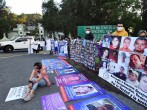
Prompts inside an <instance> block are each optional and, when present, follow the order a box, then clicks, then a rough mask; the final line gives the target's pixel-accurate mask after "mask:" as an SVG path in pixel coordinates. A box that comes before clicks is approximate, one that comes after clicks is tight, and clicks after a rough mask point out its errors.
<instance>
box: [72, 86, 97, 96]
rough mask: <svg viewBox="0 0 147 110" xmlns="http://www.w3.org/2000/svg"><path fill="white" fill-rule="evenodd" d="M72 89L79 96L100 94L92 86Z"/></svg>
mask: <svg viewBox="0 0 147 110" xmlns="http://www.w3.org/2000/svg"><path fill="white" fill-rule="evenodd" d="M72 89H73V91H74V93H75V94H76V95H77V96H79V95H80V96H81V95H87V94H92V93H95V92H98V91H97V90H96V89H95V88H94V87H93V86H92V85H91V84H85V85H79V86H73V87H72Z"/></svg>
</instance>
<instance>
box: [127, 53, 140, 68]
mask: <svg viewBox="0 0 147 110" xmlns="http://www.w3.org/2000/svg"><path fill="white" fill-rule="evenodd" d="M133 55H136V56H137V57H138V58H139V60H140V57H139V55H137V54H132V55H131V56H130V63H129V65H130V66H131V67H132V68H134V64H133V62H132V60H131V57H132V56H133Z"/></svg>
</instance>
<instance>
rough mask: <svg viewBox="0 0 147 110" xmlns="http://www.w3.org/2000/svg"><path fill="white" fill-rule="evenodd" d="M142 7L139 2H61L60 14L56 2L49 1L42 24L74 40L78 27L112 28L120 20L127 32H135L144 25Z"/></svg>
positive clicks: (105, 0) (79, 0)
mask: <svg viewBox="0 0 147 110" xmlns="http://www.w3.org/2000/svg"><path fill="white" fill-rule="evenodd" d="M141 7H142V6H141V1H139V0H62V4H61V5H60V8H61V9H60V10H59V12H58V11H57V6H56V5H55V3H54V1H53V0H49V1H48V2H47V3H44V4H43V8H45V13H44V15H43V22H44V23H43V24H44V26H45V28H46V29H47V30H48V31H55V30H60V31H63V32H65V33H69V32H70V33H71V34H72V36H75V35H76V33H77V32H76V29H77V26H80V25H104V24H110V25H112V24H116V22H117V21H118V18H119V17H121V18H122V22H124V24H125V27H126V29H128V27H133V28H134V29H136V28H138V26H140V23H141V16H140V15H139V14H138V12H139V11H141ZM56 18H59V19H56ZM55 22H56V23H55ZM57 23H58V24H57ZM52 26H53V27H52ZM59 26H60V28H59Z"/></svg>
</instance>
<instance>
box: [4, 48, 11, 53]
mask: <svg viewBox="0 0 147 110" xmlns="http://www.w3.org/2000/svg"><path fill="white" fill-rule="evenodd" d="M4 52H7V53H10V52H13V47H12V46H6V47H5V49H4Z"/></svg>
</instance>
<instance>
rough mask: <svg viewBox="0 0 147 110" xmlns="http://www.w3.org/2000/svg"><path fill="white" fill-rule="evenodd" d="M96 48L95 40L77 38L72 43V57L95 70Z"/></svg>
mask: <svg viewBox="0 0 147 110" xmlns="http://www.w3.org/2000/svg"><path fill="white" fill-rule="evenodd" d="M95 49H96V48H95V45H94V42H93V41H88V40H84V39H82V40H80V39H75V40H73V41H72V42H71V45H70V55H71V59H72V60H74V61H75V62H79V63H82V64H84V65H85V66H86V67H87V68H89V69H91V70H95Z"/></svg>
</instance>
